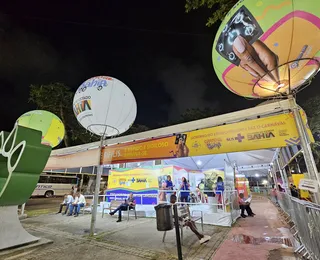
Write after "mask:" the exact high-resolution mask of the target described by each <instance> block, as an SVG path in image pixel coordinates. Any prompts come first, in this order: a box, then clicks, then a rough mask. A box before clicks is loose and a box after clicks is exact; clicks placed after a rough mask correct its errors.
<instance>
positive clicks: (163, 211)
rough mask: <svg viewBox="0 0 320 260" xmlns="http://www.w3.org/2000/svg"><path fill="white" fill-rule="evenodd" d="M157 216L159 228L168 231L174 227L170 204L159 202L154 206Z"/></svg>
mask: <svg viewBox="0 0 320 260" xmlns="http://www.w3.org/2000/svg"><path fill="white" fill-rule="evenodd" d="M154 208H155V210H156V217H157V230H158V231H168V230H172V229H173V218H172V208H171V205H169V204H159V205H157V206H155V207H154Z"/></svg>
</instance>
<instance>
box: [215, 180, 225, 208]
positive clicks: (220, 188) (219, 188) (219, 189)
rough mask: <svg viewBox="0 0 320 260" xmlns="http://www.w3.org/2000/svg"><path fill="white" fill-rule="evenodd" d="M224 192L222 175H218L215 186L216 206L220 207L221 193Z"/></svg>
mask: <svg viewBox="0 0 320 260" xmlns="http://www.w3.org/2000/svg"><path fill="white" fill-rule="evenodd" d="M223 192H224V183H223V179H222V177H220V176H219V177H218V179H217V187H216V195H217V198H218V204H219V205H218V208H222V195H223Z"/></svg>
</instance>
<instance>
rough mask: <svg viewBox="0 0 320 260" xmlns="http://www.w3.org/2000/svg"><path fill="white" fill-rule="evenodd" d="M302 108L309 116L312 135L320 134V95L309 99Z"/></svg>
mask: <svg viewBox="0 0 320 260" xmlns="http://www.w3.org/2000/svg"><path fill="white" fill-rule="evenodd" d="M301 107H302V108H303V109H304V111H305V112H306V114H307V116H308V123H309V127H310V129H311V131H312V133H314V134H315V133H320V95H319V96H314V97H312V98H309V99H308V100H306V102H304V103H303V104H302V105H301Z"/></svg>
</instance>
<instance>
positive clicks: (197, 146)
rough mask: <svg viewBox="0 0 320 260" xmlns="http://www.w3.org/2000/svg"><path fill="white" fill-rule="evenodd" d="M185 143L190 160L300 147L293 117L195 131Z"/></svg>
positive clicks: (265, 119) (286, 115)
mask: <svg viewBox="0 0 320 260" xmlns="http://www.w3.org/2000/svg"><path fill="white" fill-rule="evenodd" d="M185 139H186V147H187V150H188V151H189V153H188V156H196V155H206V154H217V153H229V152H240V151H251V150H258V149H267V148H278V147H284V146H290V145H296V144H299V143H300V138H299V135H298V131H297V128H296V125H295V121H294V118H293V115H292V114H281V115H276V116H270V117H266V118H260V119H255V120H248V121H244V122H240V123H235V124H230V125H225V126H218V127H214V128H208V129H203V130H199V131H193V132H190V133H188V134H187V135H186V137H185Z"/></svg>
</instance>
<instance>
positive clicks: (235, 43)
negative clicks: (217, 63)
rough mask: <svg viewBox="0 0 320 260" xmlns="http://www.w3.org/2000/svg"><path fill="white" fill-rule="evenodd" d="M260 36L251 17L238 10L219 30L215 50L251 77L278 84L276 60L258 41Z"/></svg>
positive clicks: (273, 54)
mask: <svg viewBox="0 0 320 260" xmlns="http://www.w3.org/2000/svg"><path fill="white" fill-rule="evenodd" d="M263 33H264V32H263V31H262V29H261V27H260V25H259V24H258V22H257V21H256V19H255V18H254V17H253V15H252V14H251V13H250V12H249V10H248V9H247V8H246V7H245V6H242V7H240V8H239V10H238V11H237V12H236V13H235V14H234V15H233V16H232V17H231V18H230V20H229V21H228V22H227V24H226V26H225V27H224V28H223V30H222V32H221V34H220V36H219V39H218V42H217V45H216V50H217V52H219V53H220V55H221V56H222V57H223V58H225V59H226V60H228V61H229V62H231V63H233V64H235V65H236V66H240V67H241V68H243V69H244V70H246V71H247V72H249V73H250V74H251V75H252V76H253V77H255V78H257V79H261V78H263V79H264V80H266V81H272V82H277V83H278V82H279V73H278V69H276V68H277V67H278V57H277V55H276V54H275V53H274V52H272V51H271V50H270V49H269V48H268V46H266V45H265V44H264V43H263V42H262V41H260V40H259V38H260V37H261V36H262V35H263Z"/></svg>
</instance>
